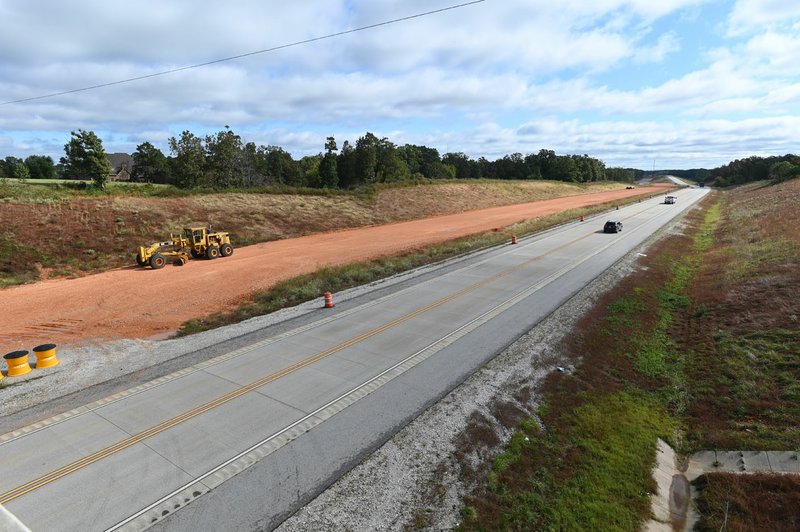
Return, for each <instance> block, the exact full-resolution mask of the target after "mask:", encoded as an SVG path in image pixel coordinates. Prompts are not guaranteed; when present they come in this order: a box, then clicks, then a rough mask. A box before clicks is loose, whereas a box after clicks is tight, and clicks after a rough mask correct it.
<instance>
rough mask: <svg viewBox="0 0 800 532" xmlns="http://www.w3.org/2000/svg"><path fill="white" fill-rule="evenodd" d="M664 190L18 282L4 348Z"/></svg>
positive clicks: (77, 335)
mask: <svg viewBox="0 0 800 532" xmlns="http://www.w3.org/2000/svg"><path fill="white" fill-rule="evenodd" d="M662 190H663V188H662V187H651V188H648V189H647V190H643V189H634V190H615V191H609V192H601V193H595V194H582V195H577V196H568V197H563V198H557V199H553V200H546V201H538V202H534V203H525V204H520V205H512V206H506V207H493V208H488V209H481V210H476V211H469V212H465V213H460V214H453V215H445V216H437V217H434V218H426V219H422V220H414V221H409V222H401V223H395V224H390V225H381V226H373V227H365V228H359V229H350V230H344V231H337V232H333V233H323V234H315V235H310V236H304V237H300V238H292V239H287V240H279V241H273V242H265V243H261V244H256V245H252V246H248V247H244V248H237V249H236V250H235V252H234V254H233V255H232V256H231V257H227V258H224V259H216V260H214V261H202V260H196V261H190V262H189V263H188V264H186V265H185V266H183V267H172V266H169V267H167V268H164V269H162V270H152V269H150V268H138V267H136V266H133V265H132V266H130V267H127V268H119V269H116V270H111V271H107V272H103V273H100V274H96V275H89V276H86V277H81V278H77V279H66V280H65V279H60V280H59V279H56V280H47V281H41V282H38V283H35V284H30V285H23V286H18V287H13V288H8V289H5V290H0V308H2V309H3V318H2V326H0V350H3V349H4V350H5V351H3V352H8V351H11V350H14V349H30V348H31V347H32V346H33V345H35V344H37V343H45V342H46V343H50V342H53V343H57V344H59V345H63V344H66V343H75V342H98V341H107V340H116V339H121V338H151V337H154V336H166V335H169V334H170V333H171V332H174V331H176V330H177V329H178V327H179V326H180V325H181V324H182V323H184V322H185V321H187V320H190V319H193V318H199V317H203V316H207V315H209V314H211V313H214V312H218V311H222V310H226V309H231V308H233V307H235V306H236V305H237V304H238V303H239V302H241V301H244V300H246V299H248V298H249V297H250V296H251V295H252V293H253V292H254V291H257V290H263V289H266V288H269V287H270V286H273V285H274V284H275V283H277V282H278V281H281V280H284V279H287V278H290V277H294V276H296V275H300V274H303V273H310V272H313V271H315V270H317V269H319V268H322V267H325V266H338V265H343V264H349V263H354V262H362V261H366V260H371V259H376V258H379V257H384V256H388V255H393V254H398V253H402V252H405V251H409V250H413V249H417V248H420V247H423V246H427V245H432V244H437V243H441V242H444V241H447V240H451V239H454V238H459V237H462V236H466V235H470V234H474V233H479V232H483V231H489V230H492V229H496V228H502V227H506V226H509V225H512V224H514V223H516V222H519V221H522V220H526V219H530V218H535V217H540V216H546V215H548V214H553V213H556V212H559V211H562V210H567V209H574V208H579V207H585V206H589V205H594V204H597V203H603V202H608V201H613V200H615V199H622V198H627V197H631V196H635V195H641V194H643V193H644V194H646V195H652V194H654V193H655V194H658V193H660V192H662ZM234 244H235V243H234Z"/></svg>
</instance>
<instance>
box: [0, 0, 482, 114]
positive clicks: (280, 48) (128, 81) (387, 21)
mask: <svg viewBox="0 0 800 532" xmlns="http://www.w3.org/2000/svg"><path fill="white" fill-rule="evenodd" d="M485 1H486V0H473V1H472V2H464V3H462V4H456V5H452V6H448V7H443V8H441V9H434V10H433V11H425V12H424V13H417V14H416V15H409V16H407V17H401V18H396V19H392V20H386V21H384V22H378V23H376V24H370V25H368V26H361V27H359V28H353V29H349V30H345V31H339V32H336V33H330V34H328V35H323V36H321V37H313V38H311V39H304V40H302V41H296V42H293V43H289V44H281V45H278V46H273V47H272V48H265V49H263V50H257V51H255V52H247V53H245V54H239V55H232V56H230V57H224V58H222V59H214V60H213V61H206V62H205V63H197V64H196V65H189V66H184V67H180V68H173V69H171V70H164V71H161V72H155V73H153V74H146V75H144V76H136V77H133V78H127V79H120V80H117V81H109V82H108V83H100V84H98V85H90V86H88V87H81V88H79V89H70V90H66V91H61V92H53V93H50V94H43V95H41V96H32V97H30V98H22V99H21V100H12V101H8V102H2V103H0V105H11V104H14V103H23V102H30V101H34V100H43V99H45V98H53V97H55V96H63V95H65V94H74V93H76V92H83V91H89V90H93V89H99V88H102V87H111V86H113V85H122V84H123V83H131V82H132V81H139V80H143V79H148V78H155V77H157V76H166V75H167V74H174V73H175V72H183V71H184V70H191V69H193V68H201V67H206V66H209V65H215V64H217V63H225V62H227V61H233V60H235V59H241V58H243V57H250V56H253V55H258V54H266V53H268V52H274V51H276V50H283V49H285V48H292V47H294V46H300V45H302V44H308V43H312V42H317V41H323V40H325V39H332V38H334V37H341V36H342V35H348V34H350V33H356V32H358V31H364V30H370V29H373V28H379V27H381V26H388V25H390V24H396V23H398V22H404V21H406V20H411V19H415V18H421V17H427V16H428V15H434V14H436V13H442V12H443V11H451V10H453V9H458V8H461V7H466V6H470V5H473V4H480V3H481V2H485Z"/></svg>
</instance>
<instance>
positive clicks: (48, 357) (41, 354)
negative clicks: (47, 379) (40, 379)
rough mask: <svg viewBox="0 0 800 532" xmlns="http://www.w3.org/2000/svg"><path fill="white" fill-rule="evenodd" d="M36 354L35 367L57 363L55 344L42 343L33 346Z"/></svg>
mask: <svg viewBox="0 0 800 532" xmlns="http://www.w3.org/2000/svg"><path fill="white" fill-rule="evenodd" d="M33 353H34V354H35V355H36V369H41V368H52V367H53V366H57V365H58V359H57V358H56V344H42V345H37V346H36V347H34V348H33Z"/></svg>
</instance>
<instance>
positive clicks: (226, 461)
mask: <svg viewBox="0 0 800 532" xmlns="http://www.w3.org/2000/svg"><path fill="white" fill-rule="evenodd" d="M706 193H707V190H706V189H689V188H686V189H682V190H679V191H677V192H673V193H672V195H675V196H677V198H678V200H677V203H676V204H674V205H664V204H663V199H662V198H660V197H659V198H655V199H649V200H644V201H642V202H641V203H635V204H632V205H629V206H627V207H623V208H621V209H619V210H618V211H612V212H611V213H608V214H607V215H605V216H602V217H594V218H591V219H589V220H587V221H585V222H582V223H580V222H575V223H571V224H567V225H564V226H560V227H558V228H555V229H553V230H550V231H547V232H544V233H541V234H539V235H536V236H533V237H530V238H526V239H521V240H520V241H519V242H518V243H517V244H516V245H511V244H509V245H506V246H501V247H498V248H494V249H492V250H490V251H488V252H483V253H481V254H480V255H478V256H476V258H474V259H473V260H467V261H462V262H461V263H459V266H457V267H449V268H443V269H442V271H441V272H440V273H438V274H434V275H429V276H428V277H426V278H423V279H421V280H420V281H419V282H414V283H409V284H408V285H407V286H402V287H400V288H399V289H397V290H394V291H392V292H391V293H386V294H380V295H377V296H376V297H373V298H363V300H361V301H360V302H359V303H358V304H355V305H350V306H347V307H342V308H339V307H337V308H334V309H325V310H321V311H320V313H319V319H316V320H312V321H309V322H307V323H304V324H302V325H299V326H298V327H296V328H293V329H291V330H288V331H285V332H282V333H280V334H277V335H275V336H272V337H268V338H266V339H264V340H261V341H259V342H256V343H254V344H252V345H249V346H245V347H242V348H239V349H236V350H234V351H231V352H229V353H227V354H225V355H222V356H220V357H218V358H215V359H212V360H208V361H206V362H203V363H200V364H197V365H195V366H192V367H189V368H186V369H184V370H181V371H179V372H176V373H174V374H171V375H167V376H165V377H162V378H160V379H157V380H155V381H152V382H149V383H146V384H143V385H140V386H138V387H136V388H133V389H130V390H127V391H125V392H122V393H119V394H116V395H114V396H111V397H108V398H106V399H103V400H101V401H97V402H94V403H92V404H88V405H86V406H85V407H83V408H80V409H78V410H75V411H72V412H69V413H66V414H62V415H60V416H57V417H55V418H52V419H50V420H47V421H44V422H41V423H38V424H36V425H33V426H29V427H25V428H23V429H20V430H18V431H15V432H13V433H9V434H6V435H3V436H0V472H2V473H0V504H2V505H3V506H5V507H6V508H7V509H8V510H9V511H11V512H12V513H13V514H15V515H16V516H17V518H19V519H20V520H21V521H22V522H23V523H25V524H26V525H27V526H28V527H30V528H31V529H32V530H37V531H48V530H109V529H110V530H117V529H123V530H127V529H130V530H141V529H143V528H146V527H149V526H154V527H156V528H158V529H164V530H223V529H229V530H233V529H236V530H255V529H270V528H273V527H274V526H276V525H278V524H279V523H280V522H281V521H282V520H283V519H285V517H287V516H288V515H290V514H291V513H292V512H294V511H295V510H296V509H297V508H298V507H299V506H300V505H302V504H303V503H305V502H307V501H308V500H309V499H310V498H311V497H313V496H314V495H315V494H316V493H318V492H319V491H321V490H322V489H324V488H325V487H326V486H327V485H329V484H330V483H331V482H333V481H334V480H335V479H336V478H338V476H339V475H341V474H342V473H343V472H344V471H346V470H348V469H349V468H350V467H352V466H353V465H355V464H356V463H358V461H360V460H361V459H362V458H363V456H364V455H365V454H366V453H369V452H370V451H371V450H373V449H375V448H376V447H377V446H379V445H380V444H381V443H383V442H384V441H386V439H388V438H389V437H390V436H391V435H392V434H393V433H394V432H396V431H397V430H399V428H401V427H402V426H403V425H404V424H406V423H407V422H408V421H410V420H411V419H413V418H414V417H415V416H416V415H418V414H419V412H421V411H422V410H423V409H424V408H426V407H428V406H429V405H430V404H432V403H433V402H435V401H436V400H438V399H439V398H441V397H442V396H443V395H444V394H446V393H447V392H448V391H449V390H451V389H452V388H453V387H454V386H456V385H458V383H460V382H462V381H463V380H464V379H465V378H466V377H467V376H468V375H469V374H471V373H472V372H474V371H475V370H476V369H477V368H479V367H480V366H481V365H483V364H485V363H486V362H487V361H488V360H489V359H491V358H492V357H493V356H495V355H496V354H497V353H498V352H499V351H501V350H502V349H503V348H504V347H505V346H507V345H508V344H510V343H511V342H513V341H514V340H515V339H516V338H518V337H519V336H520V335H521V334H523V333H524V332H526V331H527V330H528V329H530V328H531V327H532V326H533V325H535V324H536V322H538V321H539V320H540V319H542V318H543V317H545V316H547V315H548V314H549V313H550V312H552V311H553V310H555V309H556V308H558V306H560V305H561V304H562V303H563V302H564V301H566V300H567V299H569V297H571V296H572V295H574V294H575V293H576V292H577V291H579V290H580V289H581V288H582V287H583V286H585V285H586V284H588V282H590V281H591V280H592V279H594V278H595V277H596V276H597V275H599V274H600V273H601V272H602V271H604V270H605V269H606V268H608V267H609V266H610V265H612V264H613V263H614V262H616V261H617V260H619V259H620V258H621V257H623V256H624V255H625V254H627V253H628V252H630V250H632V249H633V248H635V247H636V246H637V245H639V244H640V243H641V242H643V241H644V240H646V239H647V238H648V237H649V236H650V235H651V234H652V233H653V232H655V231H656V230H658V229H659V228H660V227H662V226H663V225H664V224H666V223H668V222H669V221H670V220H672V219H673V218H675V217H676V216H678V215H679V214H680V213H682V212H684V211H685V210H686V209H687V208H689V207H690V206H691V205H692V204H694V203H695V202H696V201H698V200H699V199H700V198H702V197H703V196H704V195H705V194H706ZM607 219H618V220H620V221H621V222H622V223H623V226H624V227H623V230H622V232H621V233H617V234H605V233H603V232H602V228H603V224H604V222H605V221H606V220H607Z"/></svg>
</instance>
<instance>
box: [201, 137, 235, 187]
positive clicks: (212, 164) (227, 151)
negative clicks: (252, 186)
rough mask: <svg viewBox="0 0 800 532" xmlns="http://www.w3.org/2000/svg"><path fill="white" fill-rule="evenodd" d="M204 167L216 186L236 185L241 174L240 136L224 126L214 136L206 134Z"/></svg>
mask: <svg viewBox="0 0 800 532" xmlns="http://www.w3.org/2000/svg"><path fill="white" fill-rule="evenodd" d="M205 145H206V153H207V158H206V167H207V169H208V171H209V172H210V174H211V179H212V180H213V183H214V186H215V187H217V188H228V187H238V186H241V185H242V184H243V183H244V179H243V176H242V162H243V157H242V138H241V137H240V136H239V135H237V134H235V133H234V132H233V131H231V130H230V128H229V127H228V126H225V130H223V131H219V132H218V133H217V134H216V135H215V136H210V135H209V136H206V143H205Z"/></svg>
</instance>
